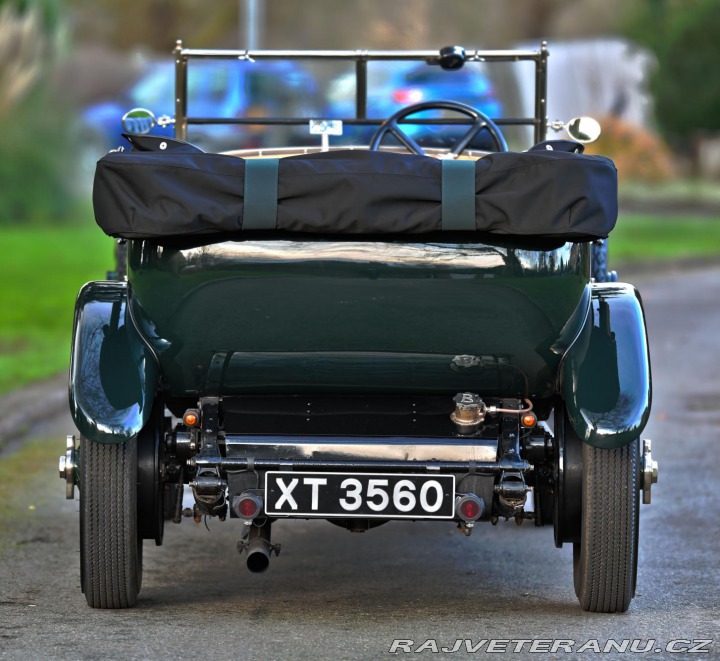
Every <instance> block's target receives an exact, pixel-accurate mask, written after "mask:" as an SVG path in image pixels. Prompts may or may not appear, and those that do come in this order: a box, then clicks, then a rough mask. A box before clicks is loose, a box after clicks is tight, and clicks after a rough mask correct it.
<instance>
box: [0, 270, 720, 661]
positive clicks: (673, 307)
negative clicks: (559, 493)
mask: <svg viewBox="0 0 720 661" xmlns="http://www.w3.org/2000/svg"><path fill="white" fill-rule="evenodd" d="M638 284H639V285H640V287H641V291H642V293H643V298H644V301H645V305H646V311H647V318H648V325H649V334H650V340H651V351H652V360H653V376H654V385H655V391H654V408H653V417H652V421H651V423H650V425H649V427H648V429H647V431H646V433H645V434H644V436H645V437H648V438H652V439H653V441H654V454H655V457H656V458H657V459H658V460H659V462H660V482H659V484H658V485H657V486H656V487H655V490H654V493H653V504H652V505H650V506H643V508H642V514H641V516H642V518H641V549H640V573H639V581H638V594H637V596H636V598H635V600H634V601H633V603H632V606H631V608H630V611H629V612H628V613H626V614H618V615H598V614H588V613H584V612H582V611H581V610H580V609H579V607H578V606H577V603H576V599H575V595H574V592H573V588H572V551H571V548H569V547H568V545H565V547H564V548H563V549H561V550H557V549H555V548H554V545H553V541H552V530H551V529H550V528H543V529H537V528H534V527H533V526H531V525H527V524H526V525H524V526H522V527H520V528H518V527H516V526H515V524H514V523H513V522H509V523H505V524H502V523H501V524H500V525H498V526H497V527H491V526H490V525H479V526H478V529H477V530H476V531H475V533H474V534H473V535H472V537H470V538H465V537H463V536H461V535H460V534H458V533H457V532H456V531H455V530H454V529H453V528H452V526H451V525H450V524H448V525H445V524H437V523H427V524H417V523H415V524H413V523H391V524H389V525H386V526H382V527H380V528H378V529H376V530H373V531H370V532H368V533H365V534H360V535H358V534H352V533H348V532H346V531H345V530H343V529H340V528H336V527H335V526H332V525H331V524H329V523H326V522H322V521H319V522H309V523H305V522H295V523H292V522H287V523H285V522H280V523H278V524H276V526H275V528H274V541H277V542H281V543H282V553H281V555H280V557H279V558H273V561H272V563H271V566H270V569H269V570H268V571H267V572H266V573H265V574H260V575H253V574H249V573H248V572H247V571H246V569H245V566H244V560H243V559H242V558H241V557H240V556H238V554H237V552H236V550H235V544H236V541H237V538H238V526H237V525H236V524H235V523H234V522H231V521H230V520H228V521H227V522H226V523H220V522H211V523H210V524H209V528H210V530H209V531H208V530H206V529H205V527H204V526H203V525H195V524H194V523H193V522H192V521H191V520H185V521H184V522H183V523H182V524H181V525H179V526H176V525H172V524H168V528H167V530H166V535H165V544H164V545H163V546H162V547H155V546H151V545H150V544H149V543H146V547H145V555H144V579H143V589H142V592H141V595H140V596H141V598H140V603H139V606H138V608H136V609H134V610H128V611H97V610H91V609H89V608H88V607H87V606H86V604H85V600H84V598H83V596H82V594H81V592H80V588H79V570H78V563H79V551H78V522H77V506H78V503H77V501H75V502H73V501H66V500H65V499H64V488H63V486H62V484H61V482H60V480H59V479H57V477H56V468H55V457H56V456H57V455H59V454H60V453H61V451H62V449H63V438H64V435H65V434H66V433H67V432H68V431H72V427H71V423H70V422H69V420H68V419H67V418H66V417H65V416H61V417H60V418H57V419H54V420H53V421H51V424H49V425H46V426H45V428H42V429H39V430H37V431H36V432H34V433H33V434H31V435H34V436H39V437H43V438H47V439H48V440H47V442H46V443H45V444H44V445H43V444H38V443H37V442H33V441H29V442H28V443H27V444H24V445H23V447H22V448H21V449H17V447H16V448H15V449H14V450H13V449H11V448H6V450H5V451H4V455H3V456H2V459H1V460H0V476H2V480H3V482H2V483H0V494H2V495H3V497H4V498H5V500H4V501H3V508H4V510H3V511H2V514H0V524H1V525H2V528H0V535H1V537H0V658H2V659H35V658H37V659H41V658H58V659H106V658H113V659H156V658H161V659H170V658H173V659H191V658H209V659H234V660H238V659H381V658H395V655H390V654H389V650H390V649H391V647H392V646H393V641H394V640H396V639H402V640H404V641H412V643H409V642H406V643H405V647H402V646H401V647H399V648H398V649H399V650H400V651H399V653H398V655H397V656H398V657H400V658H416V657H419V656H425V657H432V658H437V657H441V656H458V655H459V654H460V653H461V652H462V651H463V650H466V647H465V645H470V649H473V647H474V646H476V645H480V647H479V648H478V651H477V652H476V653H475V654H474V656H479V655H480V654H485V653H486V652H487V651H488V649H495V650H505V651H506V653H508V654H510V655H511V657H512V658H518V659H521V658H532V659H537V658H566V659H570V658H587V657H588V656H592V655H594V654H596V649H603V648H604V647H605V646H606V645H607V644H608V641H616V642H617V643H618V644H620V645H622V641H623V640H629V641H634V642H632V643H625V644H626V645H628V648H629V649H628V651H627V652H626V653H624V654H620V653H609V654H604V655H603V658H605V659H613V658H624V659H626V658H629V657H633V656H636V655H637V654H639V655H640V656H645V657H648V658H653V659H664V658H678V657H686V656H693V657H695V658H698V657H697V655H690V654H684V653H675V652H674V651H672V650H682V649H687V648H690V647H692V646H697V647H698V649H699V650H701V649H702V650H709V653H707V654H704V655H702V656H700V657H699V658H720V640H719V639H720V571H719V570H718V564H719V563H718V559H719V555H720V554H719V552H718V548H719V547H720V534H719V533H718V523H717V517H718V510H719V509H720V489H719V487H718V478H717V474H718V466H719V464H718V460H717V448H718V440H717V436H718V430H720V409H719V408H718V402H720V371H719V370H718V358H719V357H720V333H718V328H720V305H718V302H719V301H720V270H706V271H701V272H695V273H684V274H668V275H664V276H659V275H658V276H647V275H645V276H642V278H641V279H640V280H639V281H638ZM50 446H52V447H50ZM30 461H34V462H36V463H37V465H36V467H35V469H34V470H33V471H32V474H30V475H29V476H28V477H26V478H23V479H21V480H18V479H17V475H18V473H20V472H21V471H25V470H27V464H28V462H30ZM43 462H45V463H43ZM3 489H4V490H3ZM708 639H710V640H713V641H714V642H713V643H712V644H709V646H708V645H705V644H702V643H699V642H691V641H701V640H708ZM458 640H460V641H461V642H460V643H456V641H458ZM489 640H495V641H496V642H495V643H489V642H487V641H489ZM503 640H504V641H505V642H504V643H503V642H497V641H503ZM523 640H525V641H528V642H517V641H523ZM462 641H468V642H467V643H465V642H462ZM482 641H486V642H484V643H483V642H482ZM509 641H513V642H509ZM530 641H535V642H534V643H533V642H530ZM538 641H539V642H538ZM552 641H556V642H555V643H553V642H552ZM557 641H560V642H557ZM563 641H566V642H563ZM567 641H574V642H573V643H572V645H571V644H570V643H569V642H567ZM457 645H459V646H460V652H458V653H453V652H448V651H446V652H443V651H442V649H443V648H445V650H452V649H453V648H454V647H455V646H457ZM491 645H492V647H490V646H491ZM533 645H534V649H535V650H537V651H536V652H533V651H531V650H532V649H533V647H532V646H533ZM583 645H584V646H585V647H584V649H585V650H586V651H585V652H582V653H580V651H579V650H580V649H582V646H583ZM668 645H669V647H668ZM396 647H397V645H396ZM553 647H554V648H555V653H552V652H551V651H548V650H552V649H553ZM434 649H437V650H438V653H437V654H435V653H433V650H434ZM515 649H520V650H521V651H520V652H517V653H514V652H512V650H515ZM632 649H634V650H636V652H637V654H634V653H633V652H632V651H631V650H632ZM403 650H411V651H412V652H411V653H408V652H406V651H403ZM417 650H419V651H417ZM642 650H647V651H646V652H641V651H642Z"/></svg>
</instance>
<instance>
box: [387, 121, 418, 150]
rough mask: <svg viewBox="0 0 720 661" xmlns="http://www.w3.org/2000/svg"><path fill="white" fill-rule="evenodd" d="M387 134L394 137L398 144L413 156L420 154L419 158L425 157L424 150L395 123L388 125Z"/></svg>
mask: <svg viewBox="0 0 720 661" xmlns="http://www.w3.org/2000/svg"><path fill="white" fill-rule="evenodd" d="M388 133H390V134H391V135H394V136H395V137H396V138H397V139H398V141H399V142H400V144H402V145H403V147H405V148H406V149H407V150H408V151H411V152H412V153H413V154H420V155H421V156H424V155H425V150H424V149H423V148H422V147H421V146H420V145H419V144H418V143H417V142H415V140H413V139H412V138H411V137H410V136H409V135H408V134H407V133H405V131H403V130H402V129H401V128H400V127H399V126H398V124H397V122H392V124H390V125H389V127H388Z"/></svg>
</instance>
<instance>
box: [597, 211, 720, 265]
mask: <svg viewBox="0 0 720 661" xmlns="http://www.w3.org/2000/svg"><path fill="white" fill-rule="evenodd" d="M609 247H610V260H611V265H610V266H611V268H612V264H614V263H617V262H622V263H623V264H631V263H633V262H644V263H647V262H651V261H658V260H676V259H688V258H692V257H710V256H713V255H717V256H718V257H719V258H720V218H713V217H707V218H706V217H693V216H690V217H686V216H662V217H658V216H649V215H643V214H622V215H621V216H620V218H619V219H618V222H617V225H616V226H615V229H614V230H613V232H612V234H611V235H610V243H609Z"/></svg>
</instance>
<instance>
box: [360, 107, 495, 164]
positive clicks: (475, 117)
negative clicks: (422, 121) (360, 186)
mask: <svg viewBox="0 0 720 661" xmlns="http://www.w3.org/2000/svg"><path fill="white" fill-rule="evenodd" d="M427 110H450V111H454V112H457V113H460V114H461V115H465V116H466V117H469V118H470V119H471V120H472V125H471V126H470V129H469V130H468V131H466V132H465V133H464V134H463V135H462V136H461V137H460V139H459V140H457V141H456V142H455V144H454V145H453V146H452V147H451V148H450V150H449V151H448V154H450V155H451V156H454V157H457V156H459V155H460V154H461V153H462V152H463V151H464V150H465V149H467V147H468V145H469V144H470V143H471V142H472V140H473V139H474V138H475V136H476V135H477V134H478V133H480V131H483V130H485V131H487V132H488V133H489V134H490V137H491V138H492V140H493V142H494V143H495V147H496V148H497V149H496V151H507V150H508V147H507V143H506V142H505V138H504V136H503V134H502V132H501V131H500V129H499V128H498V127H497V125H496V124H495V122H493V121H492V120H491V119H490V118H489V117H487V116H486V115H484V114H483V113H481V112H480V111H479V110H477V109H476V108H473V107H472V106H468V105H466V104H464V103H459V102H457V101H425V102H424V103H416V104H415V105H412V106H407V107H406V108H403V109H401V110H399V111H398V112H396V113H395V114H394V115H393V116H392V117H388V119H386V120H385V121H384V122H383V123H382V124H381V125H380V126H379V127H378V130H377V131H376V132H375V135H374V136H373V137H372V140H370V149H371V150H373V151H377V150H378V149H379V148H380V143H381V142H382V139H383V138H384V137H385V136H386V135H387V134H388V133H390V134H391V135H393V136H395V138H396V139H397V140H398V141H399V142H400V143H401V144H402V145H403V146H404V147H405V148H406V149H407V150H408V151H409V152H411V153H413V154H418V155H420V156H424V155H425V150H424V149H423V148H422V147H421V146H420V145H419V144H418V143H417V142H416V141H415V140H414V139H413V138H412V137H411V136H410V135H408V133H406V132H405V131H403V130H402V129H401V128H400V126H399V122H400V121H402V120H403V119H406V118H408V117H410V116H411V115H414V114H416V113H419V112H425V111H427Z"/></svg>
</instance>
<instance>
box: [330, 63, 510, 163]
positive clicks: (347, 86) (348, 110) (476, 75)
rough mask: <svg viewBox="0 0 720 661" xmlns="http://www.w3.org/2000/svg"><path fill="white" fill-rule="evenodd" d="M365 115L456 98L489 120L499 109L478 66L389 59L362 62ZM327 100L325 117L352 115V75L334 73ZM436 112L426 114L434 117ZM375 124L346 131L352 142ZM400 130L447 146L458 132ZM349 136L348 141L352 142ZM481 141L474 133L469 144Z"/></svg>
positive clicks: (417, 128)
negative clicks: (443, 65) (364, 66)
mask: <svg viewBox="0 0 720 661" xmlns="http://www.w3.org/2000/svg"><path fill="white" fill-rule="evenodd" d="M367 75H368V97H367V116H368V118H371V119H385V118H387V117H390V116H391V115H393V114H394V113H396V112H397V111H398V110H400V109H401V108H404V107H406V106H409V105H412V104H416V103H422V102H424V101H436V100H439V99H443V100H446V101H457V102H460V103H465V104H467V105H469V106H472V107H473V108H477V109H478V110H479V111H480V112H482V113H483V114H485V115H487V116H488V117H490V118H491V119H493V118H497V117H500V116H501V115H502V112H503V107H502V104H501V103H500V101H499V100H498V98H497V97H496V96H495V91H494V89H493V85H492V83H491V81H490V79H489V78H488V77H487V76H486V75H485V73H484V72H483V71H482V69H481V68H480V66H479V65H478V64H474V63H468V64H467V65H466V66H464V67H463V68H462V69H456V70H453V71H448V70H443V69H441V68H440V67H439V66H432V65H428V64H424V63H423V64H418V63H417V62H404V61H389V62H378V63H374V66H368V73H367ZM327 97H328V104H327V107H326V111H325V114H326V115H327V116H329V117H338V118H349V117H354V116H355V73H354V72H347V73H343V74H342V75H340V76H338V77H337V78H336V79H335V80H334V81H332V83H331V84H330V86H329V88H328V95H327ZM440 113H441V111H435V113H434V114H431V115H428V116H429V117H430V116H435V117H439V116H442V115H441V114H440ZM375 129H376V127H356V128H350V127H347V129H346V134H347V135H348V136H352V138H353V139H354V141H355V142H361V143H362V142H367V141H369V138H370V136H372V134H373V133H374V132H375ZM404 130H405V132H406V133H407V134H408V135H410V136H411V137H412V138H413V139H416V140H418V142H419V143H420V144H423V145H425V146H429V147H447V146H448V144H452V142H453V140H455V139H456V137H457V136H456V135H454V133H457V134H458V135H459V133H460V131H462V130H463V129H462V127H458V128H457V129H456V131H453V130H452V129H450V130H448V127H447V126H444V127H432V126H425V127H423V126H413V125H410V126H407V127H404ZM353 139H351V140H350V141H353ZM486 141H487V139H486V136H485V135H484V134H480V135H479V136H478V138H476V140H475V141H473V143H472V146H473V147H475V148H477V149H483V148H484V144H483V143H485V142H486Z"/></svg>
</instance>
